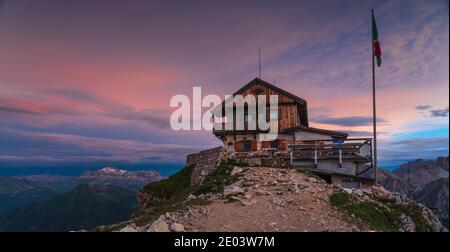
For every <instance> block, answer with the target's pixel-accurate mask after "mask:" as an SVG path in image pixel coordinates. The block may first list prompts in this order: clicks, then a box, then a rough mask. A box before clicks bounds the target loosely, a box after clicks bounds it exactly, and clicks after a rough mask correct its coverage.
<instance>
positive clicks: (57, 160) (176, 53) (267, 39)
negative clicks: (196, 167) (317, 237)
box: [0, 0, 449, 175]
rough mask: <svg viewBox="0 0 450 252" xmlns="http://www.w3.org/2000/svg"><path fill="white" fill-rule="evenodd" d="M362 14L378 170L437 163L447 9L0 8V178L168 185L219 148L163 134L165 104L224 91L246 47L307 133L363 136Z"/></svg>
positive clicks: (177, 4) (366, 100)
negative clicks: (296, 103)
mask: <svg viewBox="0 0 450 252" xmlns="http://www.w3.org/2000/svg"><path fill="white" fill-rule="evenodd" d="M372 8H373V9H375V15H376V19H377V24H378V30H379V33H380V42H381V47H382V51H383V55H382V58H383V64H382V66H381V67H380V68H377V69H376V71H377V88H378V94H377V95H378V115H379V149H380V163H381V165H382V166H384V167H388V168H392V167H395V166H396V165H398V164H400V163H402V162H404V161H406V160H411V159H416V158H424V159H431V158H435V157H437V156H443V155H445V156H447V155H448V146H449V137H448V131H449V118H448V114H449V70H448V69H449V6H448V1H447V0H432V1H413V0H411V1H410V0H406V1H350V0H345V1H251V0H250V1H233V0H232V1H138V0H132V1H114V0H110V1H101V0H98V1H95V0H78V1H72V0H65V1H58V0H0V175H5V174H13V175H14V174H23V173H38V172H40V171H44V170H43V168H45V169H47V168H49V169H50V168H51V170H48V169H47V170H45V172H51V173H60V174H69V173H70V174H72V173H73V174H75V173H77V169H90V168H98V167H101V166H104V165H116V166H118V167H128V168H130V169H138V168H139V169H142V168H147V169H150V168H158V169H162V168H167V169H168V170H166V171H163V173H164V172H165V173H166V174H169V173H170V172H172V171H173V169H176V168H180V167H181V165H182V164H183V163H184V160H185V155H186V154H187V153H192V152H196V151H199V150H202V149H206V148H209V147H215V146H218V145H220V141H218V139H216V138H215V137H214V136H213V134H212V133H211V132H207V131H184V132H175V131H172V130H171V129H170V125H169V116H170V112H171V108H170V107H169V102H170V98H171V97H172V96H173V95H175V94H186V95H191V94H192V87H193V86H201V87H202V88H203V93H204V94H205V95H206V94H218V95H220V96H221V97H223V96H224V95H226V94H232V93H233V92H234V91H236V90H237V89H239V88H240V87H242V86H243V85H244V84H246V83H247V82H249V81H250V80H252V79H253V78H255V77H256V76H257V75H258V48H259V47H261V50H262V78H263V79H264V80H266V81H268V82H274V81H275V85H276V86H278V87H280V88H283V89H285V90H287V91H289V92H292V93H294V94H296V95H297V96H300V97H302V98H303V99H305V100H307V101H308V107H309V116H310V121H311V125H312V126H315V127H320V128H325V129H333V130H341V131H345V132H349V133H350V135H351V136H353V137H360V136H370V135H371V132H370V131H371V120H372V117H371V111H372V107H371V102H372V101H371V84H372V83H371V81H372V79H371V70H372V69H371V30H370V28H371V25H370V20H371V19H370V9H372ZM169 167H170V169H169ZM69 170H70V172H69Z"/></svg>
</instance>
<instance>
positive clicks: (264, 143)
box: [261, 141, 269, 149]
mask: <svg viewBox="0 0 450 252" xmlns="http://www.w3.org/2000/svg"><path fill="white" fill-rule="evenodd" d="M261 148H262V149H267V148H269V141H262V142H261Z"/></svg>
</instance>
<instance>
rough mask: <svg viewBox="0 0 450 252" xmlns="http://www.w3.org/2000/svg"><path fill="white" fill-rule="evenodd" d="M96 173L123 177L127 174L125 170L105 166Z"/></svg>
mask: <svg viewBox="0 0 450 252" xmlns="http://www.w3.org/2000/svg"><path fill="white" fill-rule="evenodd" d="M97 172H98V173H104V174H111V175H123V174H125V173H127V171H125V170H121V169H119V168H116V167H111V166H107V167H104V168H102V169H100V170H98V171H97Z"/></svg>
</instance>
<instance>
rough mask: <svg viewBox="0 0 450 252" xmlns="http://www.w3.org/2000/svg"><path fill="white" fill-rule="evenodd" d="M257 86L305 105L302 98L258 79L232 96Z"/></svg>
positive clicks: (218, 106)
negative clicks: (264, 87)
mask: <svg viewBox="0 0 450 252" xmlns="http://www.w3.org/2000/svg"><path fill="white" fill-rule="evenodd" d="M257 84H258V85H263V86H266V87H268V88H270V89H273V90H275V91H277V92H279V93H281V94H283V95H285V96H287V97H289V98H291V99H292V100H294V101H295V102H297V103H299V104H301V105H306V100H304V99H302V98H300V97H298V96H296V95H294V94H291V93H289V92H287V91H285V90H283V89H281V88H279V87H277V86H275V85H273V84H270V83H269V82H267V81H264V80H261V79H260V78H254V79H253V80H251V81H250V82H249V83H247V84H245V85H244V86H243V87H242V88H240V89H239V90H238V91H236V92H234V93H233V95H232V96H235V95H238V94H241V93H243V92H244V91H245V90H247V89H249V88H251V87H252V86H254V85H257ZM225 103H227V100H224V101H223V102H222V103H221V105H217V106H216V107H214V108H213V109H211V112H212V113H214V111H216V110H217V109H218V108H221V107H224V106H225ZM306 121H308V119H307V118H306Z"/></svg>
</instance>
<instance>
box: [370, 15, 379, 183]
mask: <svg viewBox="0 0 450 252" xmlns="http://www.w3.org/2000/svg"><path fill="white" fill-rule="evenodd" d="M371 12H372V17H373V9H372V10H371ZM371 20H372V23H373V18H372V19H371ZM372 34H373V24H372ZM371 37H372V38H371V42H372V43H371V44H372V109H373V116H372V119H373V164H374V167H375V170H374V178H375V184H377V168H378V159H377V107H376V96H375V91H376V90H375V47H374V41H373V36H371Z"/></svg>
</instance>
